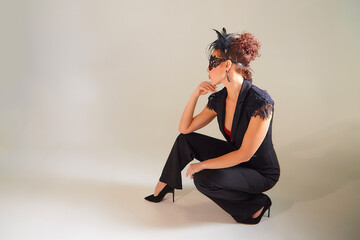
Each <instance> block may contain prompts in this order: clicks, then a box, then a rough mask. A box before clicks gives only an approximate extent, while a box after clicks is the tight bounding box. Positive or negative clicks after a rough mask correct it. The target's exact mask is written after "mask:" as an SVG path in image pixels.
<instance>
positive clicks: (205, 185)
mask: <svg viewBox="0 0 360 240" xmlns="http://www.w3.org/2000/svg"><path fill="white" fill-rule="evenodd" d="M193 176H194V178H193V180H194V185H195V187H196V188H197V189H198V190H199V191H200V192H203V191H204V190H205V189H209V188H210V186H209V182H208V181H207V176H206V170H202V171H200V172H197V173H195V174H194V175H193Z"/></svg>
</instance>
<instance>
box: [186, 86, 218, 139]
mask: <svg viewBox="0 0 360 240" xmlns="http://www.w3.org/2000/svg"><path fill="white" fill-rule="evenodd" d="M209 91H212V92H215V86H213V85H211V84H210V83H209V82H207V81H204V82H202V83H201V84H200V85H199V86H198V87H197V88H196V90H195V91H194V92H193V93H192V94H191V97H190V99H189V101H188V103H187V104H186V107H185V110H184V112H183V114H182V116H181V120H180V124H179V132H180V133H184V134H185V133H190V132H193V131H196V130H198V129H200V128H202V127H204V126H206V125H207V124H208V123H209V122H211V121H212V120H213V119H214V118H215V117H216V112H215V111H214V110H210V109H208V108H207V107H205V108H204V109H203V110H202V112H201V113H200V114H198V115H196V116H195V117H193V116H194V110H195V107H196V103H197V101H198V99H199V96H200V95H203V94H206V93H207V92H209Z"/></svg>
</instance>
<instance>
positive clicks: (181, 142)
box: [145, 28, 280, 224]
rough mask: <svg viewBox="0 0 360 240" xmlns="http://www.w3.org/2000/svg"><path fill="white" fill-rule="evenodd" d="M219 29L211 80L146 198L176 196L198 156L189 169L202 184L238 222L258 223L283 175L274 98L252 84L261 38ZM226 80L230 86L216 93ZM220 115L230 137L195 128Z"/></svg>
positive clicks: (201, 89)
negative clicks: (204, 99)
mask: <svg viewBox="0 0 360 240" xmlns="http://www.w3.org/2000/svg"><path fill="white" fill-rule="evenodd" d="M214 30H215V29H214ZM215 31H216V33H217V37H218V38H217V40H215V41H214V42H213V43H212V44H211V45H210V47H209V49H210V50H212V52H211V57H210V62H209V67H208V69H207V71H208V73H209V78H210V80H211V81H210V82H207V81H204V82H202V83H201V84H200V85H199V86H198V87H197V88H196V90H195V91H194V92H193V94H192V95H191V98H190V100H189V102H188V104H187V106H186V108H185V110H184V113H183V115H182V117H181V121H180V126H179V132H180V134H179V135H178V137H177V139H176V141H175V143H174V145H173V147H172V150H171V152H170V155H169V157H168V159H167V161H166V164H165V166H164V169H163V171H162V174H161V176H160V178H159V182H158V183H157V186H156V187H155V193H154V194H152V195H149V196H147V197H145V199H146V200H148V201H151V202H160V201H161V200H162V199H163V197H164V196H165V195H166V194H167V193H169V192H171V193H172V194H173V201H174V189H182V182H181V171H182V170H183V169H184V167H185V166H186V165H187V164H188V163H189V162H191V161H192V160H193V159H194V158H196V159H197V160H199V161H200V162H199V163H193V164H190V166H189V168H188V170H187V172H186V176H190V178H191V179H193V180H194V184H195V186H196V188H197V189H198V190H199V191H200V192H201V193H203V194H204V195H206V196H207V197H209V198H210V199H211V200H213V201H214V202H215V203H216V204H217V205H218V206H220V207H221V208H222V209H224V210H225V211H226V212H227V213H229V214H230V215H231V216H232V217H233V218H234V219H235V220H236V221H237V222H240V223H247V224H257V223H259V222H260V220H261V218H262V216H263V214H264V213H265V211H266V210H268V216H270V206H271V204H272V202H271V200H270V198H269V197H268V196H267V195H265V194H264V193H263V192H265V191H267V190H269V189H271V188H272V187H273V186H274V185H275V184H276V182H277V181H278V180H279V176H280V167H279V163H278V159H277V156H276V153H275V150H274V147H273V144H272V120H273V114H274V101H273V99H272V98H271V97H270V95H269V94H268V93H267V92H266V90H262V89H260V88H258V87H257V86H255V85H253V84H252V74H251V72H250V70H251V69H250V66H249V63H250V62H251V61H252V60H254V58H255V57H257V56H260V54H259V53H258V51H259V48H260V43H259V41H258V40H257V39H255V37H254V36H253V35H252V34H250V33H246V32H243V33H241V34H238V33H235V34H234V33H232V34H227V33H226V29H225V28H223V29H222V33H220V32H219V31H217V30H215ZM220 83H222V84H224V85H225V87H224V88H223V89H221V90H220V91H217V92H216V86H217V85H218V84H220ZM209 91H210V92H213V93H212V94H211V95H210V96H209V97H208V103H207V105H206V107H205V108H204V109H203V110H202V112H201V113H199V114H198V115H197V116H195V117H194V118H193V113H194V109H195V106H196V102H197V100H198V98H199V96H200V95H204V94H206V93H208V92H209ZM215 117H217V119H218V123H219V127H220V131H221V133H222V134H223V135H224V137H225V139H226V141H223V140H220V139H216V138H213V137H210V136H206V135H203V134H199V133H196V132H194V131H196V130H198V129H200V128H202V127H204V126H206V125H207V124H208V123H210V122H211V121H212V120H213V119H214V118H215Z"/></svg>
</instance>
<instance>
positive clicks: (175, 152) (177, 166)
mask: <svg viewBox="0 0 360 240" xmlns="http://www.w3.org/2000/svg"><path fill="white" fill-rule="evenodd" d="M233 150H234V149H233V148H232V146H231V145H230V144H229V143H228V142H226V141H223V140H220V139H217V138H213V137H210V136H206V135H203V134H200V133H196V132H192V133H188V134H183V133H181V134H179V135H178V137H177V138H176V140H175V143H174V145H173V147H172V149H171V152H170V154H169V157H168V159H167V161H166V163H165V166H164V168H163V171H162V173H161V176H160V178H159V180H160V181H161V182H165V183H167V184H168V185H169V186H171V187H173V188H176V189H182V179H181V171H182V170H183V169H184V168H185V166H186V165H187V164H188V163H189V162H191V161H192V160H193V159H194V158H195V159H197V160H199V161H204V160H207V159H210V158H215V157H219V156H221V155H224V154H226V153H229V152H231V151H233Z"/></svg>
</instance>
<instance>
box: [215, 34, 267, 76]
mask: <svg viewBox="0 0 360 240" xmlns="http://www.w3.org/2000/svg"><path fill="white" fill-rule="evenodd" d="M260 48H261V43H260V42H259V40H257V39H256V38H255V36H254V35H253V34H251V33H249V32H246V31H243V32H241V33H233V34H231V36H230V47H229V50H228V56H229V58H230V60H231V61H232V62H240V63H242V64H243V65H244V66H240V65H236V64H233V66H234V67H235V71H236V72H237V73H239V74H241V75H242V76H243V77H244V79H246V80H249V81H252V73H251V71H250V66H249V64H250V62H251V61H253V60H254V59H255V58H256V57H260V56H261V54H260V53H259V50H260ZM214 49H217V48H216V47H215V48H214ZM217 50H220V56H221V57H224V58H227V57H228V56H227V54H226V53H225V52H223V51H222V50H221V49H217Z"/></svg>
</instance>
